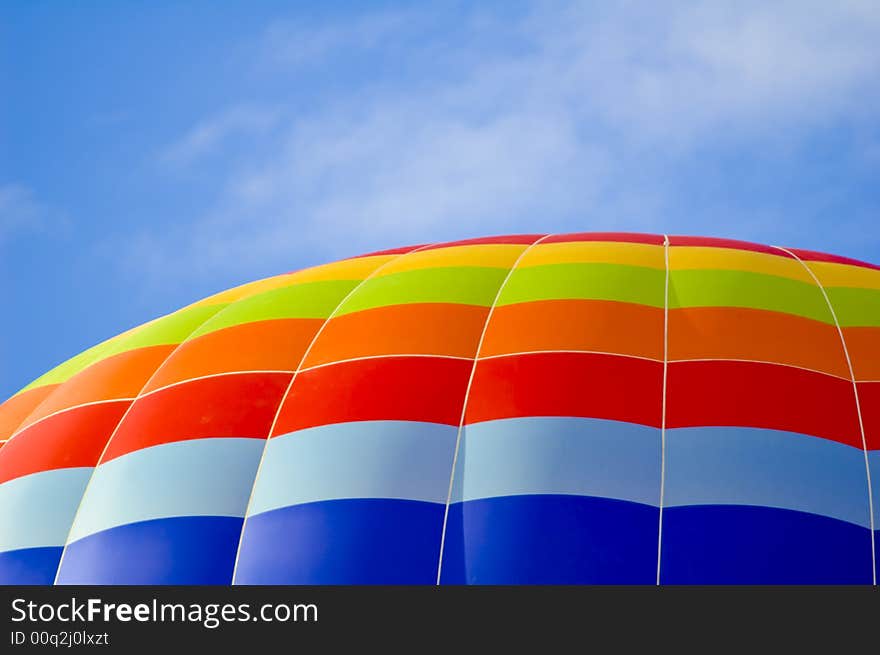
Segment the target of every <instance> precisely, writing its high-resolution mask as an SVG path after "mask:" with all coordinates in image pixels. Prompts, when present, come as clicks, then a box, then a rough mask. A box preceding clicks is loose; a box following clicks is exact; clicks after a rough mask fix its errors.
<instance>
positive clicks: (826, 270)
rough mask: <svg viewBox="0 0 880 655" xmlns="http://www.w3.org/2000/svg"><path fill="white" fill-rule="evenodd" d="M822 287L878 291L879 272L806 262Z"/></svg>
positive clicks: (879, 282) (857, 267)
mask: <svg viewBox="0 0 880 655" xmlns="http://www.w3.org/2000/svg"><path fill="white" fill-rule="evenodd" d="M807 265H808V266H809V267H810V268H811V269H813V272H814V273H815V274H816V277H817V278H819V281H820V282H821V283H822V286H823V287H854V288H857V289H880V271H878V270H876V269H873V268H865V267H864V266H851V265H849V264H836V263H833V262H807Z"/></svg>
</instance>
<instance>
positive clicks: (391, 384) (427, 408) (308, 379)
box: [272, 357, 473, 436]
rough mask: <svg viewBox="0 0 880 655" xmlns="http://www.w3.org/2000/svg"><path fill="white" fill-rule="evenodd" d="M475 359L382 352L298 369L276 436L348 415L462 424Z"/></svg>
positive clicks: (350, 418)
mask: <svg viewBox="0 0 880 655" xmlns="http://www.w3.org/2000/svg"><path fill="white" fill-rule="evenodd" d="M472 366H473V362H472V361H470V360H460V359H445V358H437V357H381V358H377V359H364V360H358V361H352V362H342V363H339V364H333V365H330V366H323V367H321V368H316V369H312V370H310V371H304V372H302V373H300V374H299V375H298V376H297V378H296V381H295V382H294V384H293V388H292V390H291V393H290V396H289V397H288V399H287V401H286V402H285V403H284V407H283V408H282V409H281V413H280V415H279V417H278V423H277V425H276V426H275V430H274V432H273V433H272V434H273V436H275V435H279V434H286V433H288V432H293V431H294V430H302V429H304V428H310V427H315V426H317V425H327V424H331V423H346V422H350V421H372V420H399V421H426V422H430V423H446V424H448V425H458V422H459V419H460V418H461V405H462V401H463V399H464V393H465V388H466V387H467V381H468V377H469V376H470V372H471V367H472Z"/></svg>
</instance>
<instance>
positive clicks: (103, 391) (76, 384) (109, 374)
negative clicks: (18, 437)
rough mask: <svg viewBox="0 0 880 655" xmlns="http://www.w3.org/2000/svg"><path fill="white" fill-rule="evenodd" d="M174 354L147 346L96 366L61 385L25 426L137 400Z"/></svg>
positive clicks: (28, 419)
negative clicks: (102, 403) (82, 408)
mask: <svg viewBox="0 0 880 655" xmlns="http://www.w3.org/2000/svg"><path fill="white" fill-rule="evenodd" d="M172 350H174V346H169V345H162V346H148V347H146V348H136V349H135V350H127V351H125V352H122V353H119V354H118V355H113V356H112V357H108V358H107V359H102V360H99V361H97V362H95V363H94V364H92V365H91V366H89V367H88V368H85V369H83V370H82V371H80V372H79V373H77V374H76V375H74V376H73V377H72V378H70V379H69V380H67V381H66V382H64V383H63V384H61V385H59V386H58V389H57V390H56V391H55V393H53V394H52V395H51V396H49V397H48V398H47V399H46V401H45V402H43V403H42V404H41V405H40V406H39V407H37V408H36V409H35V410H34V411H33V412H32V413H31V414H30V416H28V417H27V419H26V420H25V422H24V425H30V424H31V423H33V422H34V421H36V420H38V419H40V418H43V417H45V416H48V415H49V414H53V413H54V412H57V411H60V410H62V409H67V408H69V407H75V406H77V405H82V404H84V403H93V402H96V401H99V400H112V399H115V398H132V397H134V396H136V395H137V394H138V392H139V391H140V390H141V388H142V387H143V386H144V383H145V382H146V381H147V380H148V379H149V378H150V376H151V375H152V374H153V373H154V372H155V370H156V369H157V368H159V366H160V365H161V364H162V362H163V361H165V358H166V357H168V355H169V354H170V353H171V351H172Z"/></svg>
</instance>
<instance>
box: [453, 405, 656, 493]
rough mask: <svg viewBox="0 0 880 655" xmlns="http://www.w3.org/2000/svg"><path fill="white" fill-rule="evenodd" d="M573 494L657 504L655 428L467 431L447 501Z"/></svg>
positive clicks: (579, 422)
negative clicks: (525, 495) (453, 485)
mask: <svg viewBox="0 0 880 655" xmlns="http://www.w3.org/2000/svg"><path fill="white" fill-rule="evenodd" d="M522 494H574V495H580V496H600V497H603V498H613V499H617V500H629V501H632V502H636V503H644V504H647V505H655V506H656V505H658V504H659V502H660V431H659V430H657V429H656V428H650V427H645V426H642V425H635V424H632V423H623V422H618V421H606V420H601V419H590V418H570V417H530V418H514V419H503V420H498V421H487V422H485V423H478V424H476V425H469V426H466V427H465V429H464V433H463V435H462V442H461V447H460V451H459V455H458V466H457V470H456V474H455V487H454V489H453V496H452V498H453V501H456V502H458V501H467V500H476V499H478V498H492V497H496V496H512V495H522Z"/></svg>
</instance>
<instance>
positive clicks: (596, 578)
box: [441, 495, 659, 584]
mask: <svg viewBox="0 0 880 655" xmlns="http://www.w3.org/2000/svg"><path fill="white" fill-rule="evenodd" d="M658 519H659V510H658V509H657V508H656V507H651V506H650V505H642V504H640V503H633V502H629V501H624V500H612V499H609V498H596V497H592V496H573V495H572V496H563V495H528V496H501V497H497V498H483V499H479V500H471V501H467V502H464V503H456V504H454V505H452V506H450V508H449V520H448V523H447V527H446V544H445V547H444V554H443V571H442V579H441V581H442V582H443V583H444V584H653V583H654V582H655V581H656V576H657V525H658Z"/></svg>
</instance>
